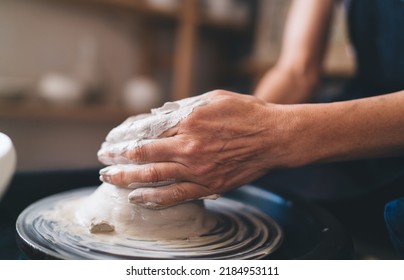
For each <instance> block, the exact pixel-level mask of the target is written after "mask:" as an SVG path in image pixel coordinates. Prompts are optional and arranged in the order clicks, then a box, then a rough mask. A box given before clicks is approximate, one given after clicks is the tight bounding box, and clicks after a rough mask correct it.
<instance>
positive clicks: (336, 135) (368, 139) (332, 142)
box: [285, 91, 404, 166]
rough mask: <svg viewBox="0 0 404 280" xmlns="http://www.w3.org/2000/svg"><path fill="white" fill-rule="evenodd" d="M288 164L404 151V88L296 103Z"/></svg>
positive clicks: (292, 109)
mask: <svg viewBox="0 0 404 280" xmlns="http://www.w3.org/2000/svg"><path fill="white" fill-rule="evenodd" d="M286 111H287V112H288V114H292V115H293V116H294V120H295V121H294V122H293V129H291V130H290V133H291V135H290V137H289V139H290V142H289V145H290V146H289V147H290V152H289V153H288V159H287V160H286V164H285V165H287V166H296V165H305V164H309V163H315V162H332V161H343V160H352V159H363V158H370V157H385V156H396V155H399V154H403V152H404V91H401V92H397V93H393V94H388V95H383V96H377V97H371V98H365V99H358V100H353V101H345V102H335V103H328V104H305V105H293V106H289V108H287V109H286Z"/></svg>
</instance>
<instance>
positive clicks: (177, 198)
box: [169, 187, 186, 203]
mask: <svg viewBox="0 0 404 280" xmlns="http://www.w3.org/2000/svg"><path fill="white" fill-rule="evenodd" d="M169 198H170V202H173V203H177V202H181V201H184V200H185V199H186V193H185V191H184V189H183V188H180V187H177V188H173V189H172V190H171V191H170V192H169Z"/></svg>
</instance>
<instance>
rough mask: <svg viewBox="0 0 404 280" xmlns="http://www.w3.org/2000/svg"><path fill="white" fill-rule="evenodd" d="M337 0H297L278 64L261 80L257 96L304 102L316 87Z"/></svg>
mask: <svg viewBox="0 0 404 280" xmlns="http://www.w3.org/2000/svg"><path fill="white" fill-rule="evenodd" d="M334 2H335V0H294V2H293V4H292V6H291V8H290V12H289V15H288V20H287V23H286V28H285V33H284V38H283V43H282V51H281V54H280V58H279V60H278V62H277V63H276V65H275V66H274V67H273V68H272V69H270V70H269V71H268V72H267V73H266V74H265V75H264V76H263V78H262V79H261V81H260V82H259V84H258V86H257V89H256V91H255V96H257V97H258V98H261V99H262V100H265V101H267V102H272V103H283V104H286V103H289V104H291V103H301V102H306V101H308V100H309V99H310V97H311V95H312V93H313V91H314V88H315V87H316V85H317V83H318V80H319V76H320V72H321V67H322V61H323V56H324V51H325V47H326V42H327V38H328V31H329V27H330V22H331V18H332V11H333V6H334Z"/></svg>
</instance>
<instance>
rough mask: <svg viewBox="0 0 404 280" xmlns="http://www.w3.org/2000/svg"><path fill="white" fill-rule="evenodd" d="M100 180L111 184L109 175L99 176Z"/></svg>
mask: <svg viewBox="0 0 404 280" xmlns="http://www.w3.org/2000/svg"><path fill="white" fill-rule="evenodd" d="M100 180H101V181H103V182H105V183H111V181H112V180H111V176H110V175H101V176H100Z"/></svg>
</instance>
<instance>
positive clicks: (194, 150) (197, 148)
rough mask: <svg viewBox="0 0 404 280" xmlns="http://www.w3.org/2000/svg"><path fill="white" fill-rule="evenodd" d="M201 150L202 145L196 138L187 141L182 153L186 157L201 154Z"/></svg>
mask: <svg viewBox="0 0 404 280" xmlns="http://www.w3.org/2000/svg"><path fill="white" fill-rule="evenodd" d="M202 151H203V148H202V145H201V144H200V143H199V141H196V140H192V141H188V142H187V143H186V144H185V145H184V147H183V152H184V155H185V156H187V157H193V156H197V155H198V154H201V153H202Z"/></svg>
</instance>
